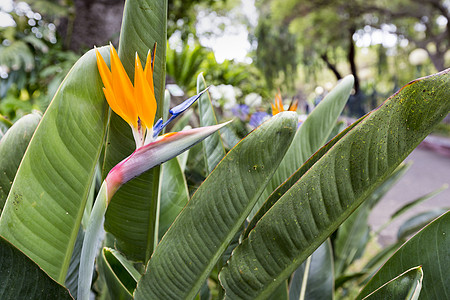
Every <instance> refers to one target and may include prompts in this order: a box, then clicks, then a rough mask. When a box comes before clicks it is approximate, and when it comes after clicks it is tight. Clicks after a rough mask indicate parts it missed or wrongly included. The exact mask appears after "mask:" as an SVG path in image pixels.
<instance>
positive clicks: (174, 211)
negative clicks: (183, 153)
mask: <svg viewBox="0 0 450 300" xmlns="http://www.w3.org/2000/svg"><path fill="white" fill-rule="evenodd" d="M188 201H189V191H188V188H187V184H186V178H185V177H184V173H183V172H182V171H181V167H180V163H179V161H178V158H177V157H175V158H173V159H171V160H169V161H167V162H165V163H164V164H163V165H162V167H161V208H160V211H161V212H160V215H159V236H160V237H162V236H163V235H164V233H166V231H167V229H169V227H170V225H171V224H172V223H173V221H174V220H175V218H176V217H177V216H178V214H179V213H180V212H181V210H182V209H183V207H184V206H185V205H186V203H187V202H188Z"/></svg>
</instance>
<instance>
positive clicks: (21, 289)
mask: <svg viewBox="0 0 450 300" xmlns="http://www.w3.org/2000/svg"><path fill="white" fill-rule="evenodd" d="M0 278H1V281H0V299H3V300H15V299H49V300H53V299H61V300H63V299H72V297H71V296H70V294H69V291H68V290H66V289H65V288H64V287H63V286H61V285H59V284H58V283H57V282H55V281H54V280H52V279H51V278H50V277H48V275H47V274H45V272H44V271H42V270H41V269H40V268H39V267H38V266H37V265H36V264H35V263H34V262H33V261H32V260H30V259H29V258H28V257H27V256H25V255H24V254H23V253H22V252H20V251H19V250H17V249H16V248H15V247H14V246H13V245H11V244H10V243H9V242H8V241H6V240H4V239H3V238H2V237H0Z"/></svg>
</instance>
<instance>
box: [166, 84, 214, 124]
mask: <svg viewBox="0 0 450 300" xmlns="http://www.w3.org/2000/svg"><path fill="white" fill-rule="evenodd" d="M207 90H208V88H206V89H205V90H204V91H202V92H200V93H199V94H198V95H195V96H192V97H191V98H189V99H187V100H185V101H184V102H183V103H181V104H179V105H177V106H175V107H174V108H172V109H171V110H169V113H170V114H171V115H172V116H175V117H176V116H178V115H179V114H181V113H182V112H184V111H185V110H186V109H188V108H189V107H190V106H191V105H192V104H194V102H195V101H197V99H198V98H200V96H201V95H202V94H203V93H204V92H206V91H207Z"/></svg>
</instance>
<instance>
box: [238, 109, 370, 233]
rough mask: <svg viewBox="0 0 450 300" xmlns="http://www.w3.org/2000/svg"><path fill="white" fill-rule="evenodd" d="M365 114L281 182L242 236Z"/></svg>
mask: <svg viewBox="0 0 450 300" xmlns="http://www.w3.org/2000/svg"><path fill="white" fill-rule="evenodd" d="M364 118H365V116H363V117H362V118H360V119H359V120H357V121H356V122H354V123H353V124H352V125H350V126H349V127H347V128H346V129H345V130H343V131H342V132H341V133H339V134H338V135H337V136H336V137H335V138H334V139H332V140H331V141H330V142H328V143H327V144H326V145H325V146H323V147H322V148H321V149H320V150H319V151H317V152H316V153H314V155H313V156H311V157H310V158H309V159H308V160H307V161H306V162H305V163H304V164H303V165H302V166H301V167H300V168H299V169H298V170H297V171H295V173H294V174H292V176H291V177H289V178H288V179H287V180H286V181H285V182H283V184H281V185H280V186H279V187H278V188H277V189H276V190H275V191H273V192H272V194H271V195H270V196H269V198H268V199H267V200H266V202H264V204H263V206H262V207H261V208H260V209H259V210H258V212H257V214H256V215H255V216H254V217H253V219H252V220H251V221H250V223H249V224H248V226H247V228H246V229H245V232H244V236H243V237H244V238H246V237H248V234H249V233H250V231H251V230H252V229H253V228H254V227H255V225H256V223H257V222H258V221H259V219H261V218H262V216H264V215H265V214H266V212H267V211H268V210H269V209H270V208H271V207H272V206H273V205H274V204H275V203H276V202H277V201H278V200H279V199H280V198H281V196H283V195H284V193H286V192H287V191H288V190H289V189H290V188H291V187H292V186H293V185H294V184H295V183H296V182H297V181H298V180H299V179H300V178H301V177H302V176H303V175H304V174H305V173H306V172H307V171H308V170H309V169H310V168H311V167H312V166H313V165H314V164H315V163H316V162H317V161H319V159H320V158H322V156H324V155H325V154H326V153H327V152H328V150H330V149H331V148H332V147H333V146H334V145H335V144H336V143H337V142H338V141H339V140H340V139H341V138H343V137H344V136H345V135H346V134H347V133H348V132H349V131H350V130H352V128H353V127H355V126H356V125H358V124H359V123H360V122H361V121H362V120H364Z"/></svg>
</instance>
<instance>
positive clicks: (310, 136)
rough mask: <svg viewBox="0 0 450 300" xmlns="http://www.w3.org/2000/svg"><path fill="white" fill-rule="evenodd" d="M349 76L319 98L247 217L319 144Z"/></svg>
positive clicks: (337, 110)
mask: <svg viewBox="0 0 450 300" xmlns="http://www.w3.org/2000/svg"><path fill="white" fill-rule="evenodd" d="M353 82H354V79H353V76H352V75H348V76H346V77H345V78H344V79H342V81H341V82H340V83H339V84H338V85H337V86H336V87H335V88H334V89H333V90H332V91H331V92H330V93H329V94H328V95H327V96H326V97H325V98H324V99H323V100H322V101H321V102H320V104H319V105H318V106H317V107H316V108H315V109H314V110H313V111H312V112H311V114H310V115H309V116H308V118H307V119H306V120H305V122H303V124H302V125H301V126H300V128H299V129H298V130H297V133H296V135H295V137H294V140H293V141H292V144H291V147H290V148H289V150H288V152H287V153H286V155H285V156H284V158H283V160H282V161H281V164H280V166H279V167H278V169H277V171H276V172H275V174H274V175H273V177H272V179H271V180H270V182H269V184H268V185H267V188H266V189H265V191H264V193H263V194H262V195H261V197H260V199H259V200H258V204H257V205H256V206H255V208H254V209H253V211H252V213H251V215H250V217H253V216H254V215H255V214H256V212H257V210H258V209H259V208H260V207H261V206H262V204H263V203H264V201H265V200H266V199H267V197H268V196H269V195H270V194H271V193H272V192H273V191H274V190H275V189H276V188H277V187H278V186H279V185H280V184H281V183H283V182H284V181H285V180H286V179H288V178H289V177H290V176H291V175H292V174H293V173H294V172H295V171H296V170H297V169H298V168H300V167H301V165H303V163H304V162H305V161H306V160H307V159H308V158H309V157H310V156H311V155H312V154H314V152H316V151H317V150H318V149H319V148H320V147H322V146H323V145H324V144H325V143H326V142H327V139H328V137H329V135H330V133H331V131H332V130H333V128H334V126H335V124H336V121H337V119H338V117H339V116H340V114H341V112H342V110H343V109H344V107H345V103H347V100H348V97H349V95H350V92H351V90H352V87H353Z"/></svg>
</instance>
